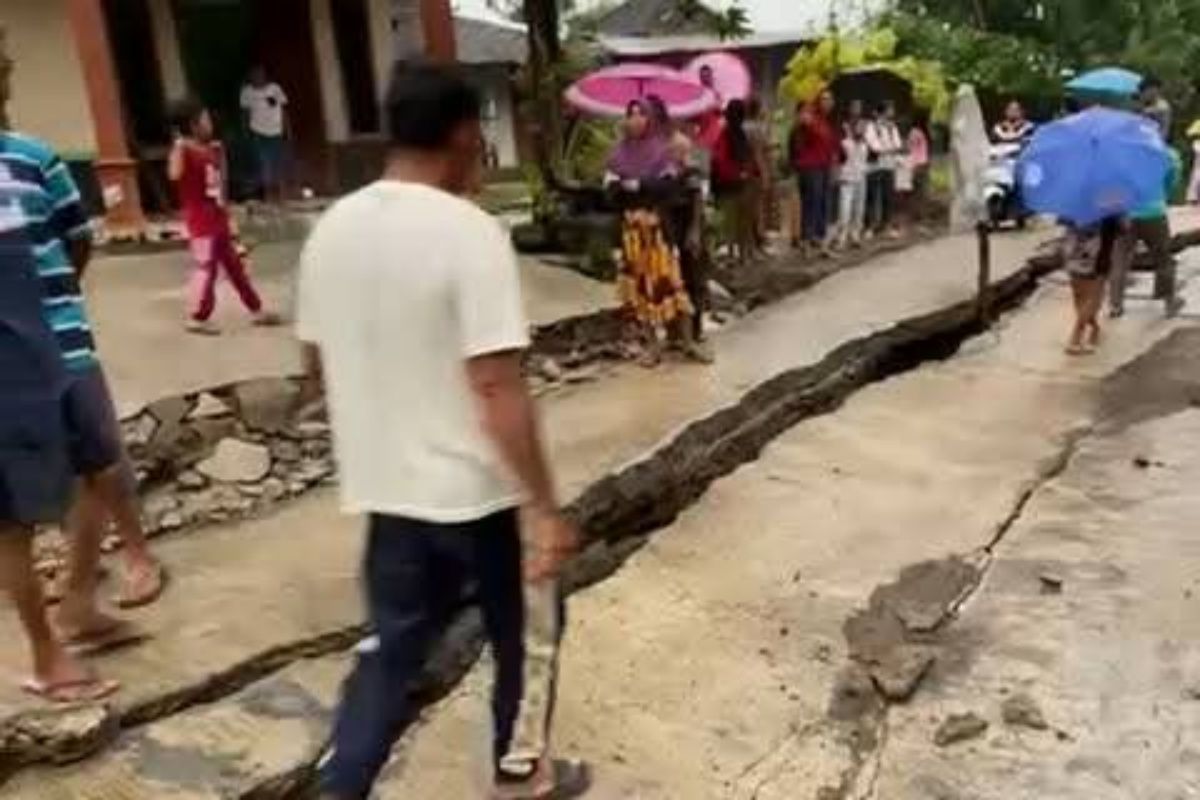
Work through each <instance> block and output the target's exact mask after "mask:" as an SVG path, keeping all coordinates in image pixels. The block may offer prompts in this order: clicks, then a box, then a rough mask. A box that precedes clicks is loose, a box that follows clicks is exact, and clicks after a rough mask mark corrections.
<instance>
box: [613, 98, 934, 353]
mask: <svg viewBox="0 0 1200 800" xmlns="http://www.w3.org/2000/svg"><path fill="white" fill-rule="evenodd" d="M775 128H776V126H774V125H773V124H772V122H771V120H770V118H769V117H768V116H767V115H766V114H765V113H764V109H763V106H762V104H761V103H760V102H759V101H758V100H757V99H755V98H750V99H748V100H740V99H735V100H731V101H729V102H728V103H727V104H726V105H725V106H724V108H723V109H714V110H713V111H711V112H710V113H708V114H705V115H703V116H701V117H700V118H698V119H694V120H688V121H686V122H683V121H677V120H673V119H672V118H671V116H670V114H669V113H668V109H667V107H666V105H665V104H664V103H663V101H662V100H661V99H659V98H657V97H654V96H650V97H647V98H645V99H644V100H638V101H634V102H632V103H630V104H629V106H628V108H627V109H626V115H625V121H624V131H623V135H622V137H621V139H620V141H619V142H618V144H617V145H616V147H615V148H614V150H613V152H612V154H611V156H610V158H609V162H608V169H607V175H606V180H605V183H606V185H607V187H608V188H609V189H610V191H611V193H612V196H613V198H614V201H615V202H616V203H617V205H618V206H619V208H620V209H621V210H622V211H623V215H622V223H621V243H620V259H619V260H620V271H619V281H618V284H619V287H620V295H621V299H622V302H623V303H624V304H625V305H626V306H627V307H628V308H629V309H630V310H631V312H632V314H633V316H634V317H635V318H636V319H637V321H638V323H639V324H640V325H641V327H642V328H643V333H644V340H645V341H646V343H647V345H648V347H647V355H646V360H647V362H648V363H650V364H653V363H657V362H658V360H659V359H660V357H661V342H660V339H661V336H660V333H661V331H662V329H664V328H665V329H666V331H667V334H668V337H667V339H668V341H671V342H674V343H675V344H677V345H678V347H679V349H680V350H681V351H682V352H683V353H684V354H685V355H687V356H689V357H690V358H692V359H694V360H698V361H701V362H707V361H709V360H710V358H711V356H710V354H709V353H708V351H707V350H706V349H705V347H704V345H703V333H704V331H703V324H702V319H703V314H704V311H705V309H706V307H707V305H708V296H707V295H708V285H709V280H708V267H709V265H710V264H711V263H713V261H714V260H715V258H716V257H717V255H719V254H720V255H724V256H725V257H726V258H727V259H728V261H730V262H731V263H732V264H734V265H735V266H744V265H746V264H749V263H752V262H754V261H756V260H758V259H760V258H761V257H763V256H764V255H766V253H767V251H768V249H769V237H768V232H769V230H770V228H771V227H772V223H773V222H774V221H775V220H776V218H777V217H778V218H779V221H780V222H781V223H782V225H781V227H783V228H784V229H785V230H786V234H787V239H790V241H791V244H792V246H793V247H794V248H796V249H798V250H800V251H802V253H803V255H804V257H808V258H815V257H829V258H832V257H836V256H837V252H838V251H839V250H843V249H846V248H851V247H858V246H861V245H862V244H863V243H864V242H866V241H868V240H870V239H871V238H873V237H877V236H879V237H889V238H896V237H899V236H900V235H901V233H902V231H903V229H904V228H905V227H906V226H908V225H910V224H912V223H913V221H914V220H915V218H916V214H917V210H918V204H919V202H920V200H921V198H922V197H923V196H924V194H925V192H926V189H927V187H928V183H929V165H930V140H929V135H928V133H927V132H926V128H925V124H924V121H923V120H917V121H915V122H906V121H900V120H898V119H897V115H896V107H895V105H894V104H893V103H891V102H884V103H881V104H879V105H878V106H877V107H876V108H875V109H874V111H873V113H870V114H868V113H867V111H866V108H865V106H864V104H863V102H862V101H858V100H855V101H852V102H849V103H847V104H846V105H845V107H844V110H843V112H842V113H840V114H839V113H838V104H837V101H836V98H835V97H834V95H833V93H832V92H830V91H824V92H822V93H821V94H820V95H819V96H818V97H817V98H816V99H815V100H814V101H812V102H810V103H802V104H800V105H799V106H797V107H796V109H795V115H794V118H793V119H792V120H791V122H790V124H788V125H786V126H783V130H781V131H780V132H781V133H783V135H782V136H776V135H775ZM709 199H711V200H712V201H713V204H712V205H713V207H714V208H715V209H716V212H717V213H716V214H715V220H716V224H715V225H713V226H710V225H709V220H710V219H713V218H714V215H709V214H708V213H707V210H708V208H709V204H708V200H709Z"/></svg>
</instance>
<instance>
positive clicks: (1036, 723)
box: [1000, 694, 1050, 731]
mask: <svg viewBox="0 0 1200 800" xmlns="http://www.w3.org/2000/svg"><path fill="white" fill-rule="evenodd" d="M1000 713H1001V714H1002V715H1003V718H1004V724H1005V725H1013V726H1015V727H1019V728H1032V729H1033V730H1035V731H1044V730H1047V729H1048V728H1049V727H1050V726H1049V725H1048V724H1047V723H1046V716H1045V715H1044V714H1043V713H1042V709H1041V707H1040V706H1039V705H1038V704H1037V702H1035V701H1034V699H1033V698H1032V697H1030V696H1029V695H1027V694H1015V695H1013V696H1012V697H1010V698H1008V699H1007V700H1005V701H1004V704H1003V705H1001V706H1000Z"/></svg>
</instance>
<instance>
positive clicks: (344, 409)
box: [297, 66, 587, 800]
mask: <svg viewBox="0 0 1200 800" xmlns="http://www.w3.org/2000/svg"><path fill="white" fill-rule="evenodd" d="M386 116H387V120H388V125H389V131H390V147H391V151H390V154H389V157H388V163H387V167H386V170H385V173H384V176H383V178H382V179H381V180H379V181H377V182H376V183H374V184H371V185H370V186H367V187H366V188H364V189H361V190H359V191H358V192H356V193H354V194H352V195H349V196H348V197H346V198H344V199H343V200H341V201H340V202H338V203H337V204H336V205H334V206H333V208H332V209H330V211H329V212H328V213H327V214H326V215H325V216H324V217H323V218H322V219H321V221H320V222H319V223H318V224H317V226H316V228H315V229H314V231H313V233H312V236H311V238H310V239H309V241H308V243H307V245H306V246H305V249H304V253H303V255H302V257H301V267H300V270H301V272H300V288H299V301H298V322H297V332H298V335H299V337H300V339H301V340H302V341H304V342H306V343H307V344H306V347H305V358H306V362H307V363H308V365H309V368H310V370H311V371H312V373H313V374H314V375H319V376H321V379H322V380H323V381H324V385H325V389H326V392H327V396H328V400H329V408H330V413H331V418H332V423H333V431H334V442H335V447H336V454H337V458H338V463H339V465H340V469H341V483H342V495H343V502H344V505H345V507H346V510H347V511H348V512H350V513H356V514H365V515H367V517H368V540H367V553H366V559H365V567H364V571H365V575H364V579H365V584H366V597H367V604H368V611H369V616H370V622H371V626H372V628H373V632H374V636H373V637H372V639H371V640H369V642H368V643H365V644H364V645H363V646H362V647H360V653H359V660H358V664H357V667H356V669H355V671H354V673H353V674H352V675H351V677H350V678H349V679H348V681H347V683H346V686H345V690H344V696H343V700H342V706H341V709H340V711H339V713H338V716H337V720H336V722H335V726H334V733H333V738H332V744H331V749H330V751H329V753H328V755H327V756H326V758H325V759H324V760H323V762H322V766H321V771H320V791H321V792H322V793H323V794H322V795H321V796H322V797H323V798H330V799H331V800H332V799H334V798H336V800H360V799H362V798H366V797H367V796H368V795H369V793H370V791H371V787H372V785H373V783H374V782H375V779H376V777H377V776H378V774H379V771H380V770H381V769H382V768H383V766H384V764H385V763H386V762H387V760H388V757H389V755H390V753H391V748H392V746H393V744H394V743H395V741H396V739H397V738H398V736H399V735H400V733H401V731H402V730H403V727H404V725H405V724H406V723H407V722H408V721H409V719H410V715H411V710H412V709H411V705H410V698H409V697H408V691H407V690H408V689H409V688H410V686H411V682H412V679H413V678H415V677H416V676H417V674H418V672H419V671H420V669H421V667H422V665H423V663H424V661H425V658H426V656H427V655H428V653H429V650H430V647H431V645H432V644H433V643H434V642H435V641H436V639H437V638H438V637H439V635H440V634H441V633H442V632H443V631H444V630H445V628H446V627H447V625H448V624H449V622H450V621H451V618H452V615H453V614H454V612H455V611H456V610H457V609H458V607H459V604H460V603H461V598H462V597H463V596H464V595H465V593H466V588H467V587H468V586H474V587H476V592H475V594H474V597H476V599H477V602H478V603H479V605H480V606H481V610H482V613H483V619H484V624H485V627H486V629H487V634H488V638H489V640H490V642H491V646H492V650H493V654H494V660H495V663H496V679H495V686H494V691H493V712H494V716H495V731H494V744H495V752H494V761H493V765H492V766H493V770H494V772H493V775H494V779H495V785H494V787H493V793H492V796H493V797H494V798H497V800H531V799H532V798H543V797H549V796H554V797H560V796H562V797H566V796H576V795H577V794H578V792H580V791H582V790H584V789H586V784H587V774H586V770H585V768H584V767H583V766H582V765H579V764H569V763H567V762H562V761H558V762H556V761H552V760H551V759H550V757H549V744H548V736H549V731H548V728H549V721H550V714H551V709H552V707H553V700H554V686H555V682H556V666H557V650H558V642H559V639H560V637H561V632H562V625H563V608H562V600H561V595H560V592H559V587H558V582H557V580H556V578H557V575H558V573H559V570H560V569H561V568H562V566H563V564H564V563H565V561H566V560H567V559H568V558H569V557H570V556H571V555H572V554H573V553H574V552H575V551H576V549H577V548H578V546H579V536H578V533H577V532H576V530H575V528H574V527H573V526H572V524H571V523H570V522H569V521H568V520H567V519H566V518H565V517H564V516H563V514H562V512H561V511H560V510H559V505H558V500H557V496H556V493H555V486H554V480H553V477H552V475H551V473H550V470H549V468H548V466H547V464H546V459H545V457H544V455H543V451H542V446H541V442H540V437H539V433H538V423H537V415H536V409H535V406H534V403H533V400H532V399H531V396H530V394H529V392H528V389H527V387H526V385H525V380H524V377H523V375H522V370H521V362H522V353H523V351H524V350H525V348H526V347H527V346H528V344H529V328H528V324H527V322H526V320H525V317H524V312H523V309H522V303H521V289H520V285H519V276H518V266H517V259H516V256H515V254H514V252H513V249H512V246H511V244H510V243H509V239H508V236H507V234H506V233H505V231H504V229H503V228H502V227H501V225H500V224H499V222H498V221H497V220H495V219H494V218H492V217H491V216H489V215H488V214H487V213H485V212H484V211H482V210H481V209H480V208H479V207H478V206H476V205H475V204H473V203H472V202H470V201H469V200H468V199H465V198H466V197H467V196H469V195H471V194H472V193H474V192H475V191H477V189H478V188H479V184H480V181H481V177H482V176H481V163H482V159H481V152H480V150H481V147H482V137H481V135H480V132H481V128H480V116H481V114H480V98H479V95H478V93H477V92H476V91H475V90H474V89H473V88H471V86H470V85H469V84H468V83H467V82H465V81H464V80H463V79H462V78H461V77H460V76H459V75H458V74H457V73H456V72H454V71H452V70H451V69H449V68H444V67H436V66H398V67H397V70H396V73H395V76H394V78H393V82H392V86H391V88H390V91H389V95H388V100H387V108H386ZM518 509H520V513H519V512H518ZM522 522H523V523H524V526H525V529H526V537H525V543H524V545H523V543H522V537H521V530H520V528H521V523H522ZM523 567H524V574H523V569H522V568H523ZM572 792H574V793H572Z"/></svg>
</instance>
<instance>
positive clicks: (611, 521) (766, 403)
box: [10, 259, 1056, 798]
mask: <svg viewBox="0 0 1200 800" xmlns="http://www.w3.org/2000/svg"><path fill="white" fill-rule="evenodd" d="M1054 266H1056V265H1055V263H1054V261H1053V259H1041V260H1036V261H1034V262H1033V263H1031V264H1030V265H1029V266H1028V267H1026V268H1025V269H1023V270H1021V271H1020V272H1018V273H1016V274H1014V275H1013V276H1012V277H1011V278H1009V279H1006V280H1005V281H1003V282H1002V283H1001V284H1000V285H998V286H997V288H996V290H995V298H996V301H997V303H998V305H999V306H1000V307H1001V308H1013V307H1016V306H1017V305H1019V304H1020V303H1021V302H1022V301H1023V300H1024V299H1025V298H1026V297H1028V295H1029V293H1030V292H1031V291H1032V290H1033V288H1034V287H1035V285H1036V282H1037V278H1038V277H1039V276H1040V275H1041V274H1044V273H1045V272H1046V271H1048V270H1050V269H1052V268H1053V267H1054ZM980 329H981V326H980V323H979V320H978V317H977V315H976V307H975V304H974V303H973V302H964V303H959V304H957V305H955V306H952V307H950V308H947V309H944V310H942V311H939V312H936V313H933V314H928V315H923V316H921V317H917V318H914V319H910V320H906V321H905V322H902V323H900V324H898V325H896V326H894V327H892V328H890V329H888V330H885V331H882V332H880V333H876V334H873V335H870V336H866V337H862V338H860V339H856V340H854V341H852V342H848V343H846V344H844V345H843V346H841V347H839V348H838V349H837V350H835V351H834V352H832V353H830V354H829V355H828V356H826V357H825V358H824V359H823V360H822V361H821V362H819V363H818V364H816V365H813V366H811V367H806V368H803V369H798V370H791V371H788V372H785V373H783V374H781V375H779V376H776V377H775V378H772V379H771V380H768V381H766V382H765V383H763V384H762V385H760V386H758V387H755V388H754V389H752V390H751V391H750V392H748V393H747V394H746V395H745V396H744V397H742V398H741V399H740V400H739V401H738V402H737V403H736V404H734V405H733V406H730V407H728V408H725V409H722V410H720V411H718V412H716V413H714V414H712V415H710V416H709V417H707V418H705V419H703V420H701V421H699V422H696V423H693V424H692V425H689V426H688V427H686V428H685V429H683V430H682V431H681V432H679V433H678V435H676V436H675V437H673V438H672V439H671V440H670V441H669V442H668V443H667V444H666V445H665V446H664V447H662V448H660V449H658V450H657V451H655V452H654V454H652V455H651V456H650V457H648V458H646V459H644V460H642V461H640V462H638V463H635V464H633V465H630V466H628V467H626V468H625V469H623V470H621V471H619V472H617V473H615V474H613V475H611V476H610V477H608V478H605V479H602V480H601V481H600V482H599V483H597V484H595V485H593V486H592V487H590V488H589V489H588V490H587V491H585V492H584V494H583V495H581V496H580V498H579V499H578V500H577V501H576V502H575V503H574V504H573V505H572V509H571V510H572V513H573V514H574V515H575V516H576V518H577V519H578V520H579V522H580V524H581V526H582V527H583V528H584V530H585V531H586V532H587V533H588V535H589V538H590V540H591V541H592V542H593V544H592V546H591V547H590V548H589V549H588V551H587V553H586V554H585V555H584V556H583V557H582V558H581V559H580V561H579V562H578V563H577V564H576V565H575V566H574V567H573V569H572V571H571V573H570V576H569V581H568V582H569V585H570V588H571V589H572V590H578V589H580V588H582V587H584V586H589V585H593V584H595V583H597V582H599V581H602V580H603V579H604V578H606V577H608V576H610V575H612V574H613V573H614V572H616V571H617V570H618V569H619V568H620V567H621V565H622V564H624V563H625V561H626V560H627V559H628V558H629V557H630V556H631V555H632V554H633V553H635V552H636V551H637V550H638V549H639V548H640V547H642V546H643V545H644V544H645V543H646V542H647V541H648V534H650V533H651V532H653V531H655V530H658V529H660V528H662V527H663V526H664V525H667V524H668V523H670V522H671V521H672V520H673V519H675V518H676V516H677V515H678V514H679V513H680V512H681V511H683V510H684V509H686V508H688V507H689V506H690V505H692V504H693V503H694V502H695V501H696V499H697V498H699V497H700V496H701V495H702V494H703V493H704V492H705V490H706V489H707V488H708V486H709V485H711V484H712V483H713V482H714V481H716V480H718V479H719V478H721V477H723V476H725V475H728V474H729V473H730V472H732V471H733V470H735V469H737V468H738V467H739V466H741V465H743V464H746V463H749V462H751V461H753V460H755V459H756V458H757V457H758V455H759V453H760V452H761V450H762V448H763V447H764V446H765V445H766V444H767V443H769V442H770V441H772V440H773V439H774V438H775V437H776V436H778V435H779V434H780V433H782V432H783V431H786V430H788V429H789V428H791V427H793V426H795V425H796V424H797V423H799V422H801V421H803V420H805V419H809V418H812V417H815V416H819V415H822V414H826V413H829V412H830V411H832V410H835V409H836V408H838V407H839V406H840V404H841V403H842V402H844V400H845V399H846V398H847V397H849V396H850V395H852V394H853V393H855V392H856V391H858V390H859V389H861V388H862V387H864V386H866V385H868V384H870V383H873V382H877V381H880V380H883V379H885V378H887V377H890V376H893V375H896V374H899V373H902V372H904V371H907V370H909V369H912V368H914V367H916V366H918V365H920V364H922V363H926V362H928V361H929V360H936V359H944V358H946V357H948V356H950V355H953V353H954V352H955V350H956V349H957V347H958V346H959V344H960V343H961V342H962V341H963V340H965V339H966V338H968V337H970V336H972V335H973V334H975V333H977V332H979V330H980ZM1031 493H1032V490H1031V492H1030V494H1031ZM1020 505H1021V504H1020V503H1018V511H1017V512H1015V513H1017V515H1018V516H1019V507H1020ZM1013 519H1014V520H1015V519H1016V516H1014V517H1013ZM359 632H360V629H359V628H358V627H357V626H354V627H352V628H347V629H345V630H343V631H339V632H337V636H336V637H333V638H329V639H328V640H326V641H324V642H318V643H312V646H311V647H308V648H307V649H306V648H304V647H301V648H299V649H297V650H295V651H294V652H290V653H287V654H284V655H282V656H281V655H279V654H273V655H272V656H270V657H266V658H260V659H256V660H254V661H252V662H246V663H244V664H241V665H238V666H237V667H235V668H233V669H231V670H229V671H227V672H226V673H224V674H223V675H221V676H219V677H218V678H217V679H215V680H211V681H209V682H208V683H207V684H206V685H205V686H204V687H202V691H198V692H197V693H196V694H194V695H193V696H191V697H190V698H182V697H179V696H176V697H175V698H173V699H172V700H171V702H169V703H167V704H164V705H162V706H159V707H157V708H150V707H148V706H143V707H141V708H137V707H135V708H134V709H131V710H128V711H126V712H125V714H124V716H123V717H122V718H121V720H120V722H121V723H122V725H124V726H126V727H132V726H137V725H141V724H145V723H146V722H149V721H152V720H153V719H155V718H160V717H161V716H164V715H167V714H172V713H175V712H177V711H179V710H181V709H182V708H185V707H186V706H187V705H189V704H194V703H199V702H209V701H212V700H215V699H220V698H221V697H224V696H227V695H229V694H231V693H233V692H235V691H237V690H238V689H239V688H242V687H244V686H246V685H248V684H249V683H252V682H253V681H256V680H258V679H259V678H261V677H262V676H263V675H264V674H268V673H270V672H273V671H274V670H277V669H278V668H279V667H280V666H282V665H283V664H284V663H286V662H287V661H288V660H289V659H292V660H294V659H295V658H300V657H304V656H311V655H316V654H319V653H323V652H335V651H337V650H341V649H344V648H345V646H346V643H347V642H348V641H351V640H352V639H354V638H355V637H356V636H357V635H358V633H359ZM338 637H341V638H338ZM480 642H481V636H480V632H479V625H478V620H477V618H475V617H473V616H472V615H467V616H465V617H464V618H462V619H461V620H460V621H459V624H458V626H457V627H456V631H455V633H454V635H453V636H451V637H449V639H448V641H447V642H446V643H445V644H444V646H443V648H442V650H441V652H440V654H439V657H438V658H437V659H435V662H434V664H433V666H432V667H431V669H430V670H429V671H428V674H427V675H426V677H425V679H424V681H423V682H422V687H421V689H422V695H421V696H422V699H423V700H424V701H425V702H432V701H433V700H434V699H437V698H438V697H441V696H444V695H445V693H446V692H448V691H449V690H450V689H451V688H453V687H454V686H455V685H457V683H458V681H459V680H460V679H461V676H462V675H463V673H464V672H465V671H466V670H467V669H468V668H469V666H470V665H471V664H472V663H474V661H475V658H476V657H477V655H478V651H479V645H480ZM876 734H878V731H877V732H876ZM875 738H876V739H878V735H876V736H875ZM864 752H866V751H865V750H864ZM46 755H47V754H46V753H45V752H43V753H42V756H43V757H45V756H46ZM10 757H11V753H10ZM305 773H306V768H305V767H304V766H301V767H298V768H296V769H295V770H292V771H289V773H288V774H286V775H276V776H274V777H272V778H271V779H270V780H267V781H263V782H260V783H259V784H258V785H257V786H255V787H253V788H251V789H249V790H248V791H244V792H242V793H241V794H239V795H238V796H241V797H252V798H267V797H289V796H293V795H294V793H295V792H296V791H297V790H298V787H299V786H300V785H302V783H303V778H304V776H305Z"/></svg>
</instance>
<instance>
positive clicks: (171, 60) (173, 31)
mask: <svg viewBox="0 0 1200 800" xmlns="http://www.w3.org/2000/svg"><path fill="white" fill-rule="evenodd" d="M147 5H149V7H150V24H151V26H152V27H153V32H154V50H155V52H156V53H157V54H158V69H159V73H160V74H161V75H162V85H163V92H165V93H166V95H167V100H168V102H169V101H172V100H177V99H179V98H182V97H184V96H185V95H187V94H188V82H187V75H186V74H185V73H184V70H183V55H182V54H181V52H180V49H179V29H178V28H177V27H176V26H175V9H174V8H173V6H172V3H171V0H149V3H148V4H147Z"/></svg>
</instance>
